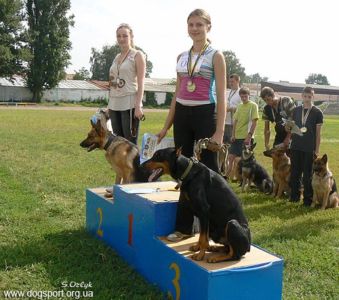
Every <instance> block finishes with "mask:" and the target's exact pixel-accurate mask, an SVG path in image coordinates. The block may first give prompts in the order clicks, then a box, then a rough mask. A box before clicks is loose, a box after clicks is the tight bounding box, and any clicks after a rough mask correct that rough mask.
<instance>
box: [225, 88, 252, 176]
mask: <svg viewBox="0 0 339 300" xmlns="http://www.w3.org/2000/svg"><path fill="white" fill-rule="evenodd" d="M239 95H240V98H241V101H242V103H240V104H239V106H238V108H237V110H236V112H235V114H234V124H233V131H232V137H231V142H232V144H231V147H230V149H229V154H228V166H229V168H228V170H227V173H226V177H229V175H230V174H231V172H232V166H233V162H234V160H235V159H236V158H237V157H238V158H240V157H241V153H242V149H243V145H244V144H245V145H250V144H251V143H252V142H253V138H254V133H255V128H256V126H257V121H258V119H259V112H258V105H257V104H256V103H255V102H253V101H251V100H250V90H249V88H247V87H242V88H241V89H240V90H239ZM233 168H235V166H233ZM231 179H233V178H231Z"/></svg>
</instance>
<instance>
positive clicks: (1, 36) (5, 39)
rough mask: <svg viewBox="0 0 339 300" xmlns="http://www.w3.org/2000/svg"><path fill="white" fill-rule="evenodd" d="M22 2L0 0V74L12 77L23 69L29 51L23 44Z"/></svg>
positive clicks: (17, 0) (18, 0)
mask: <svg viewBox="0 0 339 300" xmlns="http://www.w3.org/2000/svg"><path fill="white" fill-rule="evenodd" d="M23 19H24V17H23V14H22V3H21V1H20V0H0V20H1V21H0V57H1V59H0V76H1V77H12V76H13V75H14V74H21V73H23V72H24V70H25V61H27V59H28V58H29V51H28V49H27V47H26V44H25V29H24V27H23V25H22V22H23Z"/></svg>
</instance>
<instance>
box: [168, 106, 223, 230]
mask: <svg viewBox="0 0 339 300" xmlns="http://www.w3.org/2000/svg"><path fill="white" fill-rule="evenodd" d="M215 130H216V113H215V105H214V104H207V105H201V106H184V105H181V104H180V103H176V106H175V115H174V123H173V133H174V143H175V147H176V148H179V147H182V154H183V155H185V156H187V157H191V156H192V155H193V146H194V141H197V140H199V139H202V138H210V137H211V136H212V135H213V134H214V132H215ZM201 162H202V163H203V164H205V165H206V166H207V167H208V168H210V169H212V170H214V171H216V172H218V163H217V156H216V153H214V152H211V151H208V150H203V151H202V153H201ZM193 217H194V214H193V211H192V210H191V208H190V205H189V201H188V200H187V199H185V197H183V196H182V194H181V193H180V198H179V202H178V206H177V215H176V225H175V230H176V231H180V232H182V233H185V234H191V233H192V225H193Z"/></svg>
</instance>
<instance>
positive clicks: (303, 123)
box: [300, 105, 313, 133]
mask: <svg viewBox="0 0 339 300" xmlns="http://www.w3.org/2000/svg"><path fill="white" fill-rule="evenodd" d="M312 107H313V105H312V106H311V107H310V108H308V109H307V111H306V113H304V106H303V107H302V110H301V128H300V131H301V132H302V133H306V132H307V127H306V121H307V118H308V116H309V115H310V112H311V110H312Z"/></svg>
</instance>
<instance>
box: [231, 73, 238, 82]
mask: <svg viewBox="0 0 339 300" xmlns="http://www.w3.org/2000/svg"><path fill="white" fill-rule="evenodd" d="M230 78H234V79H235V80H236V81H240V76H239V75H238V74H235V73H234V74H231V75H230Z"/></svg>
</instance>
